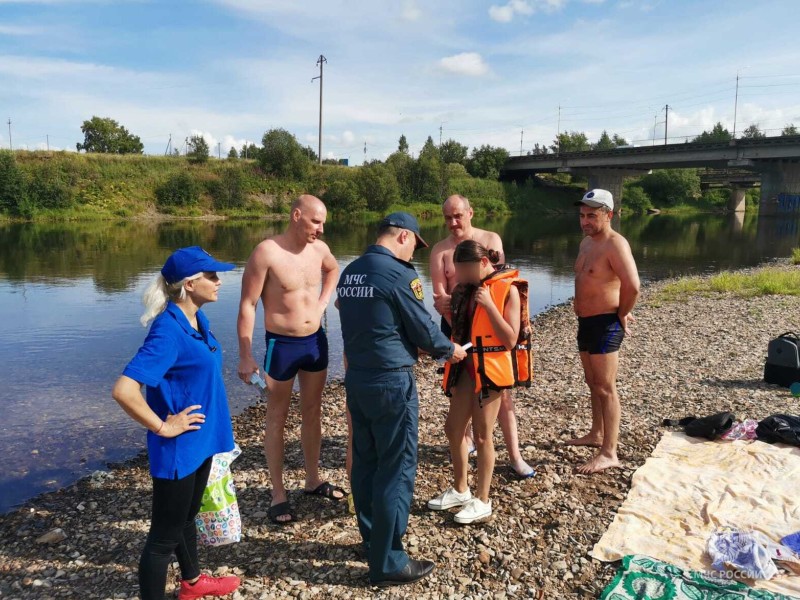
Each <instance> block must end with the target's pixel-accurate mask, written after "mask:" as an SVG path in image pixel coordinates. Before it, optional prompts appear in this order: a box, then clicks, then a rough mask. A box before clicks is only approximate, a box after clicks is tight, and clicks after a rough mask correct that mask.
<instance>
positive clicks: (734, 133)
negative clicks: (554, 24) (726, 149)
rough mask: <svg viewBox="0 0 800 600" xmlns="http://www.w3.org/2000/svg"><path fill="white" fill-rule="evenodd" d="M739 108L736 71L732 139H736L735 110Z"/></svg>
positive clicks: (737, 74) (737, 72)
mask: <svg viewBox="0 0 800 600" xmlns="http://www.w3.org/2000/svg"><path fill="white" fill-rule="evenodd" d="M738 108H739V71H736V96H735V98H734V100H733V139H736V110H737V109H738Z"/></svg>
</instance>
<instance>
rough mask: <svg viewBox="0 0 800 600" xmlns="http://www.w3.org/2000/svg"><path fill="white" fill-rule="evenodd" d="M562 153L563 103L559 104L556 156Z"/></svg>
mask: <svg viewBox="0 0 800 600" xmlns="http://www.w3.org/2000/svg"><path fill="white" fill-rule="evenodd" d="M559 154H561V105H560V104H559V105H558V130H557V131H556V156H558V155H559Z"/></svg>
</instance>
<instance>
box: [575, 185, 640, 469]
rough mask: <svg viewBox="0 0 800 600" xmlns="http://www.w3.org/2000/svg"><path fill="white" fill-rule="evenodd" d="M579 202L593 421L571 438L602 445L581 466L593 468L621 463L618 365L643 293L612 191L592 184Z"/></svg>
mask: <svg viewBox="0 0 800 600" xmlns="http://www.w3.org/2000/svg"><path fill="white" fill-rule="evenodd" d="M578 204H579V205H580V207H581V208H580V210H581V217H580V218H581V229H582V230H583V233H584V235H586V237H585V238H584V240H583V241H582V242H581V247H580V252H579V253H578V259H577V261H576V262H575V314H577V315H578V351H579V352H580V356H581V363H582V364H583V371H584V374H585V375H586V383H587V384H588V386H589V390H590V392H591V401H592V427H591V429H590V430H589V433H587V434H586V435H584V436H583V437H579V438H576V439H574V440H570V441H568V442H566V443H567V444H569V445H573V446H593V447H596V448H599V450H598V452H597V454H596V455H595V456H594V457H593V458H592V459H591V460H589V461H588V462H586V463H584V464H583V465H581V466H580V467H578V469H577V470H578V472H579V473H585V474H590V473H598V472H600V471H603V470H605V469H609V468H613V467H618V466H619V459H618V458H617V440H618V438H619V422H620V412H621V408H620V401H619V395H618V394H617V367H618V364H619V348H620V346H621V345H622V340H623V338H624V337H625V335H626V334H629V333H630V331H629V329H628V326H629V324H630V322H631V321H633V315H631V311H632V310H633V307H634V306H635V305H636V300H637V299H638V298H639V274H638V273H637V271H636V262H635V261H634V260H633V255H632V254H631V248H630V246H629V245H628V241H627V240H626V239H625V238H624V237H622V236H621V235H620V234H618V233H617V232H615V231H614V230H613V229H611V218H612V217H613V215H614V199H613V197H612V196H611V193H610V192H608V191H606V190H600V189H596V190H591V191H589V192H587V193H586V194H585V195H584V196H583V199H582V200H581V201H580V202H579V203H578Z"/></svg>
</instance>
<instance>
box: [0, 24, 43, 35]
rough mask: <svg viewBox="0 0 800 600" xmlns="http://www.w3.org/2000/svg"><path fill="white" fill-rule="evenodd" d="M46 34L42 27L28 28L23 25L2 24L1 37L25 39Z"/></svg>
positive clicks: (0, 28) (0, 26)
mask: <svg viewBox="0 0 800 600" xmlns="http://www.w3.org/2000/svg"><path fill="white" fill-rule="evenodd" d="M41 33H44V29H42V28H41V27H26V26H23V25H3V24H2V23H0V35H7V36H16V37H23V36H29V35H39V34H41Z"/></svg>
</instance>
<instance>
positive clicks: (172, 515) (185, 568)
mask: <svg viewBox="0 0 800 600" xmlns="http://www.w3.org/2000/svg"><path fill="white" fill-rule="evenodd" d="M212 458H213V457H209V458H207V459H206V461H205V462H204V463H203V464H202V465H200V468H199V469H197V471H195V472H194V473H192V474H191V475H187V476H186V477H184V478H183V479H158V478H156V477H154V478H153V518H152V520H151V522H150V533H148V534H147V541H146V542H145V545H144V551H143V552H142V558H141V559H140V560H139V591H140V593H141V596H142V600H162V599H163V598H164V589H165V588H166V587H167V569H168V568H169V564H170V562H171V561H172V555H173V554H175V556H177V558H178V564H179V565H180V568H181V579H194V578H195V577H197V576H199V575H200V566H199V564H198V561H197V525H196V524H195V522H194V518H195V517H196V516H197V512H198V511H199V510H200V502H201V501H202V499H203V491H204V490H205V488H206V484H207V483H208V473H209V471H210V470H211V459H212Z"/></svg>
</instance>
